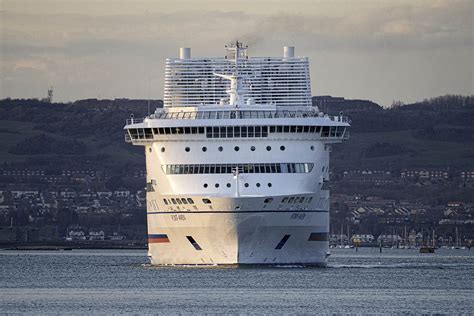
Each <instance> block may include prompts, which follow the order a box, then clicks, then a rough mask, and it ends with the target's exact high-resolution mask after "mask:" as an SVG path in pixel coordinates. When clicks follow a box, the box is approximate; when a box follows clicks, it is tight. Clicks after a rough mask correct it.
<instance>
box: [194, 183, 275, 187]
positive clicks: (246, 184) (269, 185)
mask: <svg viewBox="0 0 474 316" xmlns="http://www.w3.org/2000/svg"><path fill="white" fill-rule="evenodd" d="M208 186H209V185H208V184H207V183H204V184H203V187H204V188H207V187H208ZM214 186H215V187H216V188H218V187H219V186H220V185H219V183H216V184H215V185H214ZM226 186H227V187H228V188H230V187H232V184H230V183H227V184H226ZM249 186H250V184H248V183H247V182H246V183H244V187H246V188H248V187H249ZM255 186H256V187H257V188H260V186H261V184H260V183H258V182H257V183H256V184H255ZM267 186H268V187H269V188H271V187H272V184H271V183H270V182H268V183H267Z"/></svg>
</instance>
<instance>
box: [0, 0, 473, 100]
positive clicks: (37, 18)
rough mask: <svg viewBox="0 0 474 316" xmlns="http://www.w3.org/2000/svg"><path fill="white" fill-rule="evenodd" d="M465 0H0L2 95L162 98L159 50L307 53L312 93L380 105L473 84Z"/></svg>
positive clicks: (469, 6)
mask: <svg viewBox="0 0 474 316" xmlns="http://www.w3.org/2000/svg"><path fill="white" fill-rule="evenodd" d="M473 21H474V1H473V0H464V1H458V0H434V1H421V0H419V1H417V0H410V1H402V0H400V1H386V0H372V1H359V0H345V1H342V0H331V1H320V0H292V1H288V0H286V1H275V0H272V1H270V0H260V1H257V0H239V1H225V0H199V1H197V0H195V1H182V0H174V1H160V0H128V1H121V0H61V1H58V0H29V1H26V0H11V1H10V0H0V62H1V64H0V73H1V75H0V98H5V97H12V98H32V97H38V98H41V97H44V96H45V95H46V91H47V89H48V87H49V86H53V87H54V99H55V101H74V100H77V99H85V98H102V99H105V98H109V99H111V98H152V99H159V98H162V97H163V79H164V64H165V58H167V57H176V56H178V53H179V47H191V48H192V56H195V57H199V56H205V57H208V56H223V55H224V53H225V50H224V45H225V44H227V43H228V42H230V41H234V40H240V41H243V42H245V43H246V44H247V45H249V50H248V53H249V55H251V56H280V55H282V54H283V46H285V45H288V46H295V47H296V55H298V56H307V57H309V61H310V70H311V80H312V95H333V96H342V97H345V98H352V99H368V100H372V101H374V102H377V103H379V104H380V105H383V106H389V105H390V104H391V103H392V101H393V100H400V101H402V102H404V103H410V102H415V101H418V100H423V99H425V98H430V97H435V96H439V95H444V94H448V93H449V94H464V95H466V94H474V87H473V80H474V79H473V76H474V57H473V56H474V52H473V46H474V44H473V42H474V36H473V30H474V22H473Z"/></svg>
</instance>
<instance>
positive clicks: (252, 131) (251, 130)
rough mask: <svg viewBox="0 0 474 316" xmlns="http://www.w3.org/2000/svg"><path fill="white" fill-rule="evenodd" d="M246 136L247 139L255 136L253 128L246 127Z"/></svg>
mask: <svg viewBox="0 0 474 316" xmlns="http://www.w3.org/2000/svg"><path fill="white" fill-rule="evenodd" d="M247 135H248V137H254V136H255V133H254V127H253V126H248V127H247Z"/></svg>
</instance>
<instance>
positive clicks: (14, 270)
mask: <svg viewBox="0 0 474 316" xmlns="http://www.w3.org/2000/svg"><path fill="white" fill-rule="evenodd" d="M331 252H332V254H331V256H330V257H329V264H328V267H327V268H310V267H303V266H281V267H243V268H242V267H240V268H235V267H153V266H150V265H149V264H148V260H147V257H146V251H141V250H73V251H7V250H5V251H0V313H2V314H3V313H27V314H62V313H64V312H66V313H74V314H121V313H123V314H128V313H135V314H178V313H179V314H205V313H211V314H216V313H217V314H222V313H234V314H235V313H239V314H248V313H254V314H255V313H256V314H322V313H324V314H334V313H337V314H341V313H342V314H345V313H357V314H362V313H364V314H365V313H417V314H419V313H441V314H455V313H456V314H458V313H464V314H472V313H474V250H473V251H468V250H462V249H459V250H448V249H439V250H437V251H436V253H435V254H419V253H418V251H417V250H407V249H403V250H402V249H384V250H383V252H382V253H379V250H378V249H375V248H361V249H359V251H358V252H356V251H355V249H332V250H331Z"/></svg>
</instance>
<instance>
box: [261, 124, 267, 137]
mask: <svg viewBox="0 0 474 316" xmlns="http://www.w3.org/2000/svg"><path fill="white" fill-rule="evenodd" d="M262 137H268V126H262Z"/></svg>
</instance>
